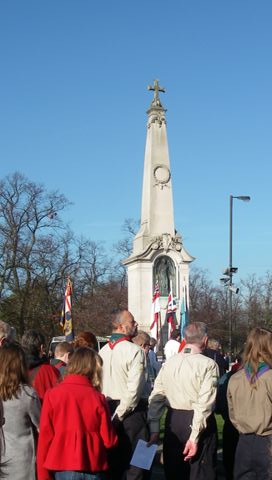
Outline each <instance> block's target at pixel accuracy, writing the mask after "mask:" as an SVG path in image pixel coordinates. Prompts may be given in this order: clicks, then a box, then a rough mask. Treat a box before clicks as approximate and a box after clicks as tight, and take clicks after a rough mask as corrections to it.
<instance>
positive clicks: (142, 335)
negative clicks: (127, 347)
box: [132, 330, 150, 347]
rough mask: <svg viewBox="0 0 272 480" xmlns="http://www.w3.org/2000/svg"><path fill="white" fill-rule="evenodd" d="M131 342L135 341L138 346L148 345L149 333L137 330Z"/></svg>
mask: <svg viewBox="0 0 272 480" xmlns="http://www.w3.org/2000/svg"><path fill="white" fill-rule="evenodd" d="M132 341H133V343H136V344H137V345H139V346H140V347H145V346H149V344H150V335H148V333H146V332H144V331H143V330H139V331H138V333H137V335H136V336H135V337H133V339H132Z"/></svg>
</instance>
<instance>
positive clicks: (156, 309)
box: [150, 280, 161, 340]
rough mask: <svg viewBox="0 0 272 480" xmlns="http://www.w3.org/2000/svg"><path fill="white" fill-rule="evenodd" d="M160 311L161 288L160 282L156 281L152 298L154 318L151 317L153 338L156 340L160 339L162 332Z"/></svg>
mask: <svg viewBox="0 0 272 480" xmlns="http://www.w3.org/2000/svg"><path fill="white" fill-rule="evenodd" d="M160 312H161V305H160V289H159V282H158V280H157V281H156V284H155V290H154V295H153V299H152V318H151V325H150V334H151V337H152V338H155V339H156V340H158V339H159V334H160Z"/></svg>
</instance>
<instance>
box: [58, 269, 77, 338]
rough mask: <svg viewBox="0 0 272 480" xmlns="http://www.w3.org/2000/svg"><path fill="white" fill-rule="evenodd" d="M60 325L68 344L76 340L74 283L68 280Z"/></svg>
mask: <svg viewBox="0 0 272 480" xmlns="http://www.w3.org/2000/svg"><path fill="white" fill-rule="evenodd" d="M60 325H61V327H62V329H63V333H64V335H65V337H66V340H67V342H71V341H73V340H74V331H73V322H72V282H71V280H70V278H69V277H68V279H67V284H66V287H65V294H64V300H63V308H62V312H61V318H60Z"/></svg>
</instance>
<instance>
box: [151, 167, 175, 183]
mask: <svg viewBox="0 0 272 480" xmlns="http://www.w3.org/2000/svg"><path fill="white" fill-rule="evenodd" d="M153 175H154V178H155V181H156V183H155V185H159V186H160V187H161V188H163V187H165V186H166V185H167V183H168V182H169V181H170V178H171V173H170V170H169V168H168V167H167V166H166V165H156V166H155V167H154V170H153Z"/></svg>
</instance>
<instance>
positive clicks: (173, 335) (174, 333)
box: [170, 328, 180, 340]
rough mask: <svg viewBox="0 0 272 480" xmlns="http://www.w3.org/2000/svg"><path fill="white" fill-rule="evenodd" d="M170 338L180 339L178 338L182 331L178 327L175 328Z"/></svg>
mask: <svg viewBox="0 0 272 480" xmlns="http://www.w3.org/2000/svg"><path fill="white" fill-rule="evenodd" d="M170 338H171V339H172V340H178V339H179V338H180V331H179V330H178V329H177V328H175V329H174V330H173V331H172V332H171V334H170Z"/></svg>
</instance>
